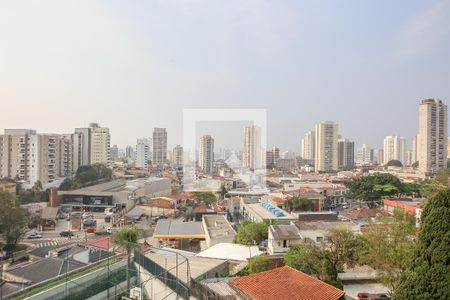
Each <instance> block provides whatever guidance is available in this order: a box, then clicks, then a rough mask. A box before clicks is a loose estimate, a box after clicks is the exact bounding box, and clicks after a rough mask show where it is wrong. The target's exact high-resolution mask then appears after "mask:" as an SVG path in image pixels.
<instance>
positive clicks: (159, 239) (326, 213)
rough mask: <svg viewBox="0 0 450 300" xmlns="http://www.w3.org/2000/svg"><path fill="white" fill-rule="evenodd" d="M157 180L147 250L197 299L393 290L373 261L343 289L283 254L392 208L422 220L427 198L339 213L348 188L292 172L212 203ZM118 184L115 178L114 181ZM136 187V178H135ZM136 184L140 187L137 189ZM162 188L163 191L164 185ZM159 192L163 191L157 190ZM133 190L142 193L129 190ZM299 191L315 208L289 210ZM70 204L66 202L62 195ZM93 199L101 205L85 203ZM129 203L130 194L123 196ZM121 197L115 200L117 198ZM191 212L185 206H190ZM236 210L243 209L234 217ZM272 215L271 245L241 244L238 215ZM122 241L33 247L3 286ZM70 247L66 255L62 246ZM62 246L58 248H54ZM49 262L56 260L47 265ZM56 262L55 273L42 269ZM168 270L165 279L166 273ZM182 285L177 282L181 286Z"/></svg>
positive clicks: (352, 273) (147, 198) (158, 295)
mask: <svg viewBox="0 0 450 300" xmlns="http://www.w3.org/2000/svg"><path fill="white" fill-rule="evenodd" d="M156 184H158V189H157V190H155V189H154V190H151V191H152V193H153V194H151V195H143V196H141V197H140V200H139V201H137V202H136V206H135V209H139V213H140V214H142V215H145V216H147V217H149V218H151V219H155V220H157V222H156V224H155V228H154V232H153V236H152V237H150V238H147V239H146V240H142V241H140V242H141V245H142V247H141V251H142V253H143V254H144V256H145V257H146V259H148V260H149V261H151V262H152V263H153V264H156V265H159V269H158V270H165V271H164V272H163V273H164V274H168V273H170V274H172V276H175V277H176V278H177V282H178V283H179V284H181V285H183V286H185V287H186V286H187V287H189V289H190V293H191V294H190V296H191V297H193V298H198V299H202V298H208V297H209V298H212V299H341V297H346V298H347V299H358V297H357V295H358V293H360V292H366V293H374V294H376V293H388V292H389V291H388V289H387V288H386V287H384V286H382V285H381V284H380V283H379V282H378V278H379V276H378V274H377V273H376V272H374V271H373V270H371V269H370V268H359V269H349V270H346V273H343V274H339V278H340V279H341V280H342V281H343V282H344V291H342V290H339V289H336V288H335V287H333V286H330V285H328V284H326V283H324V282H322V281H320V280H318V279H316V278H313V277H311V276H309V275H306V274H304V273H302V272H300V271H297V270H294V269H292V268H290V267H287V266H284V264H283V256H284V254H285V253H286V252H287V251H288V250H289V247H291V246H293V245H295V244H298V243H301V242H302V241H303V240H304V239H310V240H312V241H314V242H316V243H317V244H318V245H321V244H323V243H322V242H323V240H324V237H325V236H326V234H327V233H328V232H329V230H330V229H332V228H336V227H339V226H342V227H346V228H348V229H350V230H351V231H353V232H355V233H360V232H361V228H363V227H364V225H366V224H367V222H368V220H370V219H373V218H375V217H377V216H378V215H379V214H380V213H381V212H382V211H384V212H386V213H392V211H393V209H394V208H401V209H405V210H407V211H409V212H411V213H415V214H416V215H417V216H418V219H420V201H405V200H398V199H397V200H396V199H391V200H386V201H385V205H384V207H383V209H369V208H359V209H348V210H344V211H342V212H340V213H337V212H333V211H330V210H327V208H328V207H332V206H336V205H339V204H343V203H346V202H347V198H346V197H347V193H348V190H347V189H346V188H345V186H344V185H342V184H340V183H335V182H323V181H310V182H309V181H304V180H303V181H302V180H293V179H292V178H287V179H283V178H280V179H279V180H278V182H277V184H279V185H280V186H282V187H283V188H282V190H280V191H277V192H272V193H266V194H264V195H261V194H254V195H252V194H251V193H245V194H243V195H241V194H239V193H231V195H232V196H231V197H230V198H225V199H222V200H219V201H217V202H215V203H214V204H212V205H205V204H200V205H197V204H195V201H193V199H192V195H191V194H189V193H177V194H169V193H164V191H165V190H167V188H168V185H167V183H164V182H161V181H146V182H145V183H144V184H143V185H142V186H143V187H142V188H141V187H139V186H138V188H141V189H142V190H143V189H144V188H147V189H149V190H150V186H152V185H156ZM110 185H111V184H110ZM117 186H118V187H117V191H118V192H119V191H120V192H122V191H123V190H124V189H130V186H129V185H121V186H119V184H117ZM136 186H137V184H136ZM135 190H137V188H136V189H135ZM160 190H161V191H162V192H160V193H159V191H160ZM155 191H156V192H155ZM118 192H116V191H113V192H111V191H110V190H109V191H107V192H106V191H103V190H100V189H97V190H95V189H93V188H91V189H90V190H89V191H87V190H86V191H85V190H78V191H75V192H71V193H62V196H63V197H64V195H68V196H67V198H62V199H66V203H68V204H70V205H74V204H72V203H71V202H70V201H73V200H74V199H75V200H76V199H77V197H79V198H80V199H82V198H83V197H84V198H83V199H85V200H83V201H85V202H86V197H88V196H90V195H91V194H95V195H96V196H98V195H97V194H101V193H103V194H102V195H103V196H104V197H105V199H106V200H107V201H110V200H108V199H110V198H111V199H112V200H114V197H116V194H114V193H118ZM127 193H128V194H127V195H128V196H127V198H126V199H127V201H129V199H130V196H129V195H132V196H137V193H136V191H133V194H130V193H129V192H127ZM295 196H303V197H307V198H309V199H311V200H312V201H313V203H314V207H315V211H313V212H298V211H289V210H288V209H287V207H286V201H288V200H290V199H292V198H293V197H295ZM61 202H62V203H64V202H63V201H61ZM86 203H87V205H94V204H92V203H91V202H89V201H88V202H86ZM124 203H125V201H124ZM112 204H114V203H112ZM181 207H183V208H184V209H186V208H187V209H188V210H189V211H188V212H189V214H190V215H191V216H192V220H187V219H184V218H181V217H179V216H180V212H179V209H180V208H181ZM184 213H185V215H186V212H184ZM235 216H239V218H238V219H235ZM242 219H247V220H252V221H254V222H266V221H267V222H270V224H273V225H270V226H269V228H268V240H267V242H266V243H265V244H264V245H253V246H244V245H238V244H234V243H233V240H234V237H235V235H236V225H235V222H234V221H236V220H242ZM123 251H124V250H123V249H120V248H115V247H114V246H113V243H112V242H111V239H110V237H101V238H99V239H95V240H91V241H88V242H84V243H76V244H74V245H72V246H71V247H68V248H67V249H62V248H61V249H58V248H57V249H54V248H52V249H47V250H46V249H35V250H33V251H31V252H29V253H28V261H27V262H20V263H16V265H10V266H6V267H5V268H4V271H3V275H2V276H3V279H5V278H6V279H7V280H6V281H5V282H8V284H6V285H5V284H4V285H3V289H4V290H5V289H7V288H8V289H10V292H11V291H15V290H17V289H20V286H22V287H23V285H32V284H36V283H39V282H43V281H46V280H49V279H51V278H54V277H57V276H62V275H63V274H64V273H65V272H68V271H73V270H76V269H77V268H83V267H86V266H88V265H90V264H92V263H96V262H98V261H100V260H102V259H105V258H107V257H109V256H110V255H113V254H114V252H118V253H120V252H123ZM61 252H64V253H65V254H66V257H65V258H61V256H60V255H58V253H61ZM55 253H56V255H55ZM260 255H266V256H268V257H269V258H270V261H271V267H270V270H269V271H266V272H262V273H258V274H253V275H250V276H242V277H239V276H237V275H238V274H239V272H240V271H242V270H243V269H244V268H245V266H246V265H247V264H248V261H249V259H251V258H253V257H255V256H260ZM135 264H136V266H137V267H138V268H140V270H141V272H143V274H142V276H140V278H141V280H142V288H143V289H145V291H146V293H147V295H149V297H150V298H151V299H163V298H164V299H176V297H177V295H176V293H174V287H173V285H171V284H168V283H167V282H166V279H164V278H166V277H164V276H166V275H164V276H163V273H161V271H159V273H158V274H156V273H154V271H155V269H146V266H148V264H145V265H141V266H140V265H139V264H140V262H139V261H136V262H135ZM47 266H49V267H48V268H47ZM41 269H42V270H43V269H51V270H52V272H50V271H48V272H47V271H46V272H37V271H36V270H41ZM163 277H164V278H163ZM176 290H177V291H178V289H176Z"/></svg>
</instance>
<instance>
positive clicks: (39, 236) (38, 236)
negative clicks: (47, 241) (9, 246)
mask: <svg viewBox="0 0 450 300" xmlns="http://www.w3.org/2000/svg"><path fill="white" fill-rule="evenodd" d="M41 237H42V235H40V234H39V233H37V232H32V233H30V234H29V235H28V236H27V239H29V240H31V239H40V238H41Z"/></svg>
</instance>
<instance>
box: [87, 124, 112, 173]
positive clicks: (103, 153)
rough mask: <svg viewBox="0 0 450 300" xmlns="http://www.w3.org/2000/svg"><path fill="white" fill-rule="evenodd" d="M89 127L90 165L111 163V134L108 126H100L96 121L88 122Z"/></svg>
mask: <svg viewBox="0 0 450 300" xmlns="http://www.w3.org/2000/svg"><path fill="white" fill-rule="evenodd" d="M89 127H90V129H91V163H90V164H91V165H92V164H105V165H107V166H109V165H110V164H111V136H110V134H109V128H105V127H100V126H99V124H97V123H91V124H90V126H89Z"/></svg>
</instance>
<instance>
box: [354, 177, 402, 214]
mask: <svg viewBox="0 0 450 300" xmlns="http://www.w3.org/2000/svg"><path fill="white" fill-rule="evenodd" d="M346 186H347V187H348V188H349V190H350V191H349V192H350V193H349V196H350V197H351V198H353V199H358V200H363V201H366V202H367V204H368V205H369V206H371V207H373V206H375V205H376V203H378V202H379V201H380V200H381V199H382V198H383V197H389V196H393V195H395V194H397V193H399V192H402V191H404V186H403V184H402V183H401V182H400V179H398V178H397V177H395V176H394V175H391V174H384V173H381V174H375V175H369V176H365V177H362V178H359V179H355V180H352V181H349V182H348V183H347V184H346Z"/></svg>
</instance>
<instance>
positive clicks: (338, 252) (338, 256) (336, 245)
mask: <svg viewBox="0 0 450 300" xmlns="http://www.w3.org/2000/svg"><path fill="white" fill-rule="evenodd" d="M325 243H326V246H327V250H328V259H329V262H330V264H331V265H332V267H333V269H334V270H336V271H337V272H340V271H343V270H344V266H347V267H353V266H354V265H355V264H356V263H357V261H358V254H359V253H358V250H359V249H360V248H361V240H360V239H358V237H357V236H356V235H355V234H354V233H353V232H352V231H351V230H350V229H348V228H345V227H336V228H333V229H331V230H330V231H329V232H328V234H327V235H326V236H325ZM333 279H334V280H337V277H336V278H333Z"/></svg>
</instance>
